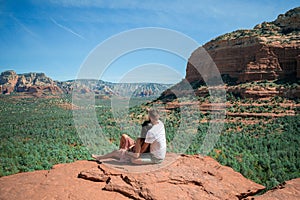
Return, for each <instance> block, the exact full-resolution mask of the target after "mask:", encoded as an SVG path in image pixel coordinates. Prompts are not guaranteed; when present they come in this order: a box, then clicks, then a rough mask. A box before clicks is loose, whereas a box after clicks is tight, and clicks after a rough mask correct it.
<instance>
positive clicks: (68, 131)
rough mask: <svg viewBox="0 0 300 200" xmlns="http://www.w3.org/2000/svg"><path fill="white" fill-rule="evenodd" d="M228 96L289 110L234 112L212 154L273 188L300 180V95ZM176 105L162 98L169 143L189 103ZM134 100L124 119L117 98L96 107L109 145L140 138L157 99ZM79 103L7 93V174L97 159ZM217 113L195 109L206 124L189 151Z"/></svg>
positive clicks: (231, 100)
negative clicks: (77, 115) (124, 137)
mask: <svg viewBox="0 0 300 200" xmlns="http://www.w3.org/2000/svg"><path fill="white" fill-rule="evenodd" d="M197 100H198V101H199V102H201V104H205V103H209V101H210V100H209V97H208V96H207V97H199V99H197ZM227 100H228V101H227V104H228V105H230V106H227V107H226V111H227V112H228V113H243V112H246V113H269V114H272V113H274V112H275V113H282V114H283V115H282V116H281V117H274V116H272V115H267V116H264V115H263V116H234V115H233V116H231V115H227V116H226V120H225V124H224V128H223V131H222V133H221V134H220V137H219V139H218V141H217V143H216V145H215V146H214V148H213V150H212V151H210V153H209V156H211V157H213V158H214V159H216V160H217V161H219V162H220V163H221V164H223V165H227V166H230V167H232V168H233V169H234V170H236V171H238V172H240V173H242V174H243V175H244V176H245V177H247V178H249V179H251V180H253V181H255V182H257V183H260V184H263V185H265V186H266V187H267V189H270V188H272V187H274V186H276V185H278V184H279V183H282V182H284V181H285V180H289V179H292V178H296V177H300V172H299V168H300V161H299V159H298V158H299V157H300V153H299V151H298V148H299V143H300V135H299V134H300V130H299V127H300V126H299V121H300V118H299V115H298V114H297V113H298V112H299V109H298V107H297V105H298V100H297V99H294V100H291V99H285V98H281V97H273V98H270V99H268V100H267V99H262V100H253V99H241V98H239V97H236V96H234V95H232V94H228V96H227ZM176 101H180V102H184V101H188V99H183V100H180V99H175V100H174V101H173V102H176ZM141 102H142V103H141ZM168 103H170V102H163V101H156V102H155V104H156V106H158V108H159V109H161V110H162V112H163V113H164V115H163V117H164V122H165V126H166V130H167V133H166V134H167V135H166V137H167V141H168V143H171V142H172V140H173V138H174V137H175V134H177V133H178V131H179V126H180V124H181V123H182V119H181V116H180V113H181V109H182V108H181V107H180V105H179V106H177V107H176V106H175V107H174V106H173V107H168ZM171 103H172V102H171ZM129 105H130V106H129V110H128V112H129V113H128V115H129V118H128V119H126V120H125V118H122V117H120V118H118V120H116V118H115V117H114V116H113V113H112V109H111V100H110V99H96V104H95V105H94V106H95V110H96V115H97V119H98V122H99V126H101V128H102V130H103V132H104V133H105V135H106V137H107V142H110V143H111V144H112V145H113V144H114V145H116V147H117V146H118V141H119V138H120V136H121V134H122V133H127V134H129V135H131V136H132V137H135V136H136V135H137V134H138V132H139V130H138V129H136V128H135V127H134V126H133V125H139V124H140V123H141V122H142V120H143V119H144V118H143V117H144V116H145V115H146V109H145V108H146V107H150V106H152V103H150V101H145V100H143V101H141V98H132V99H131V100H130V101H129ZM72 108H76V107H74V105H73V107H72V98H71V96H67V95H64V96H61V97H55V98H36V97H28V96H27V97H26V96H18V95H10V96H8V95H2V96H0V110H1V112H0V116H1V121H0V123H1V125H0V136H1V141H0V163H1V165H0V176H6V175H10V174H15V173H19V172H26V171H33V170H40V169H50V168H51V167H52V166H53V165H54V164H57V163H66V162H73V161H75V160H80V159H90V153H91V152H89V150H88V149H87V147H86V146H85V145H84V144H83V143H82V142H81V140H80V138H79V136H78V134H77V131H76V128H75V126H74V122H73V115H72ZM76 109H78V108H76ZM191 112H193V111H191ZM285 113H293V115H284V114H285ZM210 115H211V111H209V110H201V107H200V110H195V113H190V116H191V118H190V119H188V120H195V122H196V123H197V126H198V127H196V132H194V133H193V134H194V135H193V140H192V142H191V143H190V145H189V147H188V149H187V150H186V152H185V153H188V154H198V153H201V152H200V147H201V145H202V144H203V139H204V138H205V136H206V134H207V129H208V127H209V119H210ZM184 128H185V129H187V130H189V128H194V129H195V127H184ZM183 138H184V136H183ZM99 148H101V147H99ZM169 151H170V150H169Z"/></svg>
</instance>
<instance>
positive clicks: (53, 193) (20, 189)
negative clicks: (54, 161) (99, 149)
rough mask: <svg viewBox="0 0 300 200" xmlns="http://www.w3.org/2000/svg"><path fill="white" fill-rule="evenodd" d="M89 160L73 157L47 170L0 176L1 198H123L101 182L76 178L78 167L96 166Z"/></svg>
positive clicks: (94, 199)
mask: <svg viewBox="0 0 300 200" xmlns="http://www.w3.org/2000/svg"><path fill="white" fill-rule="evenodd" d="M97 166H98V165H97V163H95V162H91V161H76V162H74V163H69V164H59V165H55V166H54V167H53V169H51V170H49V171H47V170H42V171H34V172H26V173H19V174H15V175H11V176H5V177H1V178H0V199H1V200H16V199H30V200H48V199H49V200H50V199H56V200H60V199H61V200H65V199H71V200H75V199H76V200H77V199H80V200H85V199H86V200H90V199H93V200H97V199H99V200H119V199H120V200H123V199H128V198H126V197H125V196H124V195H121V194H119V193H113V192H108V191H104V190H102V188H103V187H104V186H105V182H102V183H99V182H92V181H87V180H84V179H80V178H78V173H79V172H80V171H82V170H89V169H91V168H97Z"/></svg>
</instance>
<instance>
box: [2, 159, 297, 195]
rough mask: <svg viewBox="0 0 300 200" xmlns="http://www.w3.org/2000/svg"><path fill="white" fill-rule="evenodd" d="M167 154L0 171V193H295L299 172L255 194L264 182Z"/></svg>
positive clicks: (212, 162) (208, 161) (209, 162)
mask: <svg viewBox="0 0 300 200" xmlns="http://www.w3.org/2000/svg"><path fill="white" fill-rule="evenodd" d="M172 156H173V155H171V154H168V155H167V158H166V160H165V161H164V162H163V163H161V164H157V165H145V166H139V165H130V164H127V163H120V162H117V161H114V160H106V161H103V163H102V164H97V163H96V162H92V161H76V162H74V163H68V164H58V165H55V166H53V167H52V169H51V170H41V171H35V172H26V173H19V174H15V175H11V176H5V177H1V178H0V199H3V200H13V199H32V200H40V199H74V200H75V199H96V200H97V199H99V200H103V199H105V200H115V199H120V200H122V199H158V200H160V199H199V200H205V199H208V200H211V199H217V200H221V199H230V200H231V199H244V200H250V199H251V200H254V199H255V200H256V199H257V200H263V199H272V200H273V199H274V200H277V199H278V200H279V199H289V200H294V199H298V197H299V195H300V192H299V191H300V190H299V187H300V185H299V184H300V179H299V178H298V179H294V180H291V181H287V182H286V183H283V184H281V185H279V186H278V187H277V188H274V189H273V190H270V191H268V192H266V193H265V194H263V195H259V196H257V195H256V194H257V193H258V192H259V191H261V190H263V189H264V186H262V185H259V184H256V183H254V182H252V181H250V180H248V179H246V178H245V177H243V176H242V175H241V174H239V173H237V172H235V171H233V170H232V169H231V168H229V167H226V166H222V165H220V164H219V163H218V162H217V161H215V160H213V159H212V158H210V157H199V156H196V155H194V156H187V155H181V156H179V157H176V159H175V161H174V160H173V158H174V157H172ZM168 159H169V160H168Z"/></svg>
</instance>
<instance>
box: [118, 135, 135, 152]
mask: <svg viewBox="0 0 300 200" xmlns="http://www.w3.org/2000/svg"><path fill="white" fill-rule="evenodd" d="M132 145H134V140H133V139H132V138H131V137H129V136H128V135H126V134H122V136H121V139H120V145H119V149H125V150H128V149H129V148H130V146H132Z"/></svg>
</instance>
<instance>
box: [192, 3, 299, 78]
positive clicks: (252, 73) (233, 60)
mask: <svg viewBox="0 0 300 200" xmlns="http://www.w3.org/2000/svg"><path fill="white" fill-rule="evenodd" d="M299 24H300V7H298V8H295V9H293V10H290V11H288V12H287V13H286V14H284V15H279V16H278V18H277V19H276V20H275V21H273V22H269V23H266V22H264V23H262V24H259V25H257V26H255V27H254V29H251V30H238V31H234V32H232V33H228V34H225V35H222V36H220V37H218V38H216V39H214V40H212V41H210V42H208V43H206V44H205V45H204V46H203V47H204V49H205V50H206V51H207V52H208V53H209V55H210V56H211V58H212V59H213V60H214V62H215V64H216V65H217V67H218V69H219V71H220V73H221V74H223V75H225V74H226V75H229V76H230V77H232V78H235V79H237V80H238V82H248V81H260V80H274V79H284V78H289V79H291V78H293V79H294V78H300V28H299V27H300V25H299ZM196 52H197V50H196V51H195V52H194V53H193V54H192V55H191V57H190V59H189V61H190V60H193V59H197V58H195V56H198V55H197V53H196ZM195 67H196V66H193V65H192V64H191V62H189V63H188V65H187V69H186V79H187V80H188V81H189V82H195V81H198V80H199V79H200V80H201V79H202V77H201V75H200V74H199V73H198V72H197V70H196V69H195Z"/></svg>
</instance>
